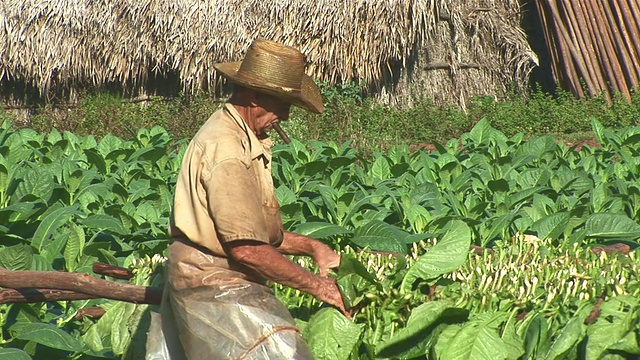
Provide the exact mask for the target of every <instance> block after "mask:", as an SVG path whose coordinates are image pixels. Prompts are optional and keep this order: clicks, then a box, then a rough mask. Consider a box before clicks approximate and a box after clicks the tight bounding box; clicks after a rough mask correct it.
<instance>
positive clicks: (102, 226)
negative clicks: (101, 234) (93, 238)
mask: <svg viewBox="0 0 640 360" xmlns="http://www.w3.org/2000/svg"><path fill="white" fill-rule="evenodd" d="M79 221H80V223H81V224H82V225H84V226H86V227H88V228H90V229H96V230H99V231H105V230H106V231H108V232H112V233H115V234H119V235H124V234H127V233H128V231H127V230H126V229H125V228H124V227H123V226H122V222H121V221H120V220H118V219H116V218H114V217H113V216H110V215H106V214H91V215H89V216H87V217H86V218H85V219H80V220H79Z"/></svg>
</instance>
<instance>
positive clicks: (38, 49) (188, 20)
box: [0, 0, 537, 107]
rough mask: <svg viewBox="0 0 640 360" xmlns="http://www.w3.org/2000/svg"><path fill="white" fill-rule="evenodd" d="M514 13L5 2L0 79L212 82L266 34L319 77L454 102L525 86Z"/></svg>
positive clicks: (85, 83) (18, 96)
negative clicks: (303, 58) (296, 51)
mask: <svg viewBox="0 0 640 360" xmlns="http://www.w3.org/2000/svg"><path fill="white" fill-rule="evenodd" d="M521 19H522V11H521V8H520V3H519V1H518V0H470V1H449V0H386V1H382V0H316V1H302V0H286V1H256V0H208V1H201V0H176V1H152V0H135V1H134V0H103V1H87V0H84V1H83V0H50V1H42V0H4V2H3V6H2V7H0V22H1V25H2V28H3V29H4V31H2V32H0V48H1V49H2V54H1V55H0V81H1V84H2V92H3V95H4V101H5V105H6V106H14V107H20V106H21V105H29V104H30V103H32V102H37V101H45V102H67V101H73V99H74V94H76V93H77V92H78V91H91V89H99V88H101V87H105V86H116V87H120V88H121V90H122V91H123V92H124V93H126V94H127V95H128V96H131V97H137V96H141V95H151V94H161V95H168V94H169V95H170V94H177V93H178V92H183V93H184V94H187V95H191V94H195V93H197V92H198V91H202V90H204V91H212V90H213V91H217V90H218V89H220V87H219V85H220V84H221V82H220V78H219V75H218V74H217V73H216V72H215V71H214V68H213V66H212V65H213V64H214V63H216V62H225V61H237V60H239V59H240V58H241V57H242V55H243V53H244V51H245V49H246V48H247V46H248V45H249V44H250V43H251V41H252V40H253V39H255V38H267V39H272V40H275V41H280V42H283V43H286V44H289V45H293V46H296V47H298V48H300V49H301V50H302V51H303V52H304V53H305V54H306V55H307V60H308V69H309V72H310V75H312V76H314V77H315V78H316V79H317V80H318V81H323V82H328V83H331V84H333V83H340V82H357V83H362V84H364V85H365V88H366V89H367V90H368V91H370V92H371V94H374V95H376V96H378V97H379V98H380V99H381V100H383V101H387V102H392V103H406V102H408V101H410V99H411V97H412V96H417V95H418V96H426V97H430V98H433V99H434V100H435V102H436V103H458V104H461V105H464V104H465V103H466V102H467V101H469V98H470V96H471V95H474V94H486V95H492V96H501V94H502V93H504V92H505V90H507V89H517V90H522V89H525V88H526V87H527V85H528V80H529V74H530V71H531V69H532V68H533V67H534V66H536V64H537V57H536V55H535V54H534V53H533V51H531V48H530V47H529V44H528V42H527V38H526V36H525V34H524V32H523V31H522V29H521V27H520V23H521Z"/></svg>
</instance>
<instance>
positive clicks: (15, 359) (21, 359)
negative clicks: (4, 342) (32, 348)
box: [0, 348, 31, 360]
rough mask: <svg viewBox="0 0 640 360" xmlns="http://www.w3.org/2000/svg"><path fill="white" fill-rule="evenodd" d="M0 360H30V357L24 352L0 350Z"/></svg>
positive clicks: (8, 349)
mask: <svg viewBox="0 0 640 360" xmlns="http://www.w3.org/2000/svg"><path fill="white" fill-rule="evenodd" d="M0 359H2V360H31V356H29V354H27V353H26V352H25V351H23V350H20V349H13V348H4V349H3V348H0Z"/></svg>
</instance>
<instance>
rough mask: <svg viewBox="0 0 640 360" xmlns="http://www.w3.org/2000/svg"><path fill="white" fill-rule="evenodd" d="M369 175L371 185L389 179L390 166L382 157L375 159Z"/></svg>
mask: <svg viewBox="0 0 640 360" xmlns="http://www.w3.org/2000/svg"><path fill="white" fill-rule="evenodd" d="M369 173H370V174H371V176H372V178H373V179H374V181H373V183H372V185H373V184H376V183H378V182H380V181H382V180H386V179H389V178H390V177H391V166H390V165H389V162H388V161H387V158H385V157H384V156H379V157H377V158H376V160H375V161H374V163H373V165H372V166H371V170H370V171H369Z"/></svg>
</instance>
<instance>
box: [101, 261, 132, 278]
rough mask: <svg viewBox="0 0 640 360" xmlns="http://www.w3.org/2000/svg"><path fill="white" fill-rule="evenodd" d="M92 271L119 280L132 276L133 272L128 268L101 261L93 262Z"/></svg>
mask: <svg viewBox="0 0 640 360" xmlns="http://www.w3.org/2000/svg"><path fill="white" fill-rule="evenodd" d="M93 272H94V273H96V274H100V275H105V276H109V277H112V278H116V279H121V280H129V279H131V278H132V277H133V273H132V272H131V270H129V269H125V268H122V267H119V266H113V265H109V264H105V263H101V262H97V263H95V264H93Z"/></svg>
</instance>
